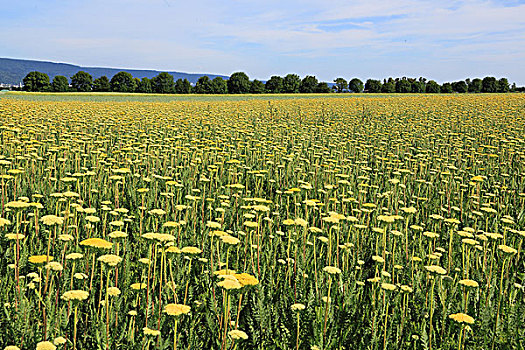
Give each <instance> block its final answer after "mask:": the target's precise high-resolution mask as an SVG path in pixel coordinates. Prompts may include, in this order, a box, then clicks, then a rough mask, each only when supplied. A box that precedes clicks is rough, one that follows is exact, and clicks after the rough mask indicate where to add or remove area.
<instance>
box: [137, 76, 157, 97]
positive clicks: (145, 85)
mask: <svg viewBox="0 0 525 350" xmlns="http://www.w3.org/2000/svg"><path fill="white" fill-rule="evenodd" d="M135 91H137V92H141V93H143V94H151V93H152V92H153V89H152V88H151V79H149V78H146V77H144V78H142V79H140V82H138V83H137V89H136V90H135Z"/></svg>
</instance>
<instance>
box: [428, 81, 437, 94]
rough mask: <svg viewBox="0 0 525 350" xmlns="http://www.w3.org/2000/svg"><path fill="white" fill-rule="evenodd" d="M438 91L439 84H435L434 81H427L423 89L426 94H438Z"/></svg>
mask: <svg viewBox="0 0 525 350" xmlns="http://www.w3.org/2000/svg"><path fill="white" fill-rule="evenodd" d="M439 91H440V89H439V84H438V83H436V82H435V81H434V80H429V81H428V83H427V86H426V88H425V92H426V93H427V94H439Z"/></svg>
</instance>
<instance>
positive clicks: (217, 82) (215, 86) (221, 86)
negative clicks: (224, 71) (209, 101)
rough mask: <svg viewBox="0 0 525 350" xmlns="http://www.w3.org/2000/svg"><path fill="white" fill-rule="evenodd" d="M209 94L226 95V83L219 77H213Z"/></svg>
mask: <svg viewBox="0 0 525 350" xmlns="http://www.w3.org/2000/svg"><path fill="white" fill-rule="evenodd" d="M211 93H212V94H227V93H228V83H227V82H226V80H224V79H222V78H221V77H215V78H213V80H212V81H211Z"/></svg>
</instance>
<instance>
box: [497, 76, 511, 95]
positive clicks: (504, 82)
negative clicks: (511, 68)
mask: <svg viewBox="0 0 525 350" xmlns="http://www.w3.org/2000/svg"><path fill="white" fill-rule="evenodd" d="M509 91H510V87H509V81H508V79H507V78H501V79H500V80H498V92H509Z"/></svg>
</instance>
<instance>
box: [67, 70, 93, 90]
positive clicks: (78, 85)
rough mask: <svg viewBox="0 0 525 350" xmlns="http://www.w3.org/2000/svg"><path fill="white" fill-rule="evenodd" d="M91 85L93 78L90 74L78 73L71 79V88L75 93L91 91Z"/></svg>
mask: <svg viewBox="0 0 525 350" xmlns="http://www.w3.org/2000/svg"><path fill="white" fill-rule="evenodd" d="M92 85H93V77H92V76H91V74H89V73H87V72H84V71H79V72H76V73H75V75H73V76H72V77H71V86H73V88H74V89H75V90H77V91H80V92H87V91H91V89H92Z"/></svg>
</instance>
